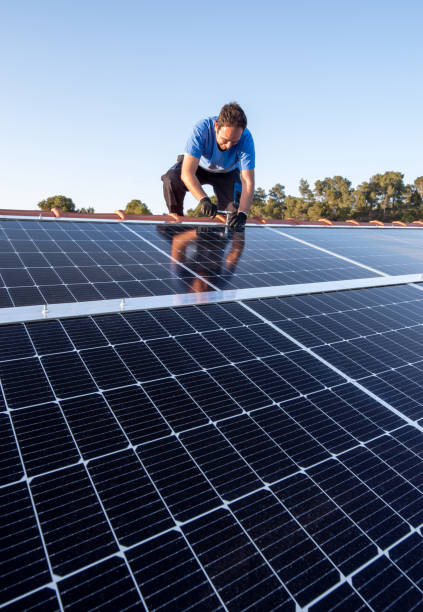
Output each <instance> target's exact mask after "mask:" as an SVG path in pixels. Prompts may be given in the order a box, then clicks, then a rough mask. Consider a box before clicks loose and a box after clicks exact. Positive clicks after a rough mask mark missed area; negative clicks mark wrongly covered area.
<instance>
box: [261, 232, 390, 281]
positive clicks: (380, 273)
mask: <svg viewBox="0 0 423 612" xmlns="http://www.w3.org/2000/svg"><path fill="white" fill-rule="evenodd" d="M266 229H268V230H270V231H272V232H277V233H278V234H281V235H282V236H285V237H286V238H291V239H292V240H296V241H298V242H300V243H302V244H305V245H307V246H310V247H313V248H314V249H317V250H319V251H322V252H324V253H327V254H328V255H332V256H334V257H338V258H339V259H343V260H344V261H347V262H349V263H352V264H354V265H356V266H359V267H361V268H365V269H366V270H370V271H371V272H375V273H376V274H379V275H380V276H388V275H387V274H385V273H384V272H381V271H380V270H377V269H376V268H372V267H371V266H366V265H364V264H360V263H359V262H357V261H354V260H353V259H350V258H348V257H344V256H343V255H339V254H338V253H335V252H334V251H330V250H329V249H324V248H322V247H319V246H317V245H315V244H313V243H312V242H308V241H306V240H302V239H301V238H297V237H294V236H290V235H289V234H287V233H285V232H282V231H281V230H277V229H273V228H271V227H268V228H266Z"/></svg>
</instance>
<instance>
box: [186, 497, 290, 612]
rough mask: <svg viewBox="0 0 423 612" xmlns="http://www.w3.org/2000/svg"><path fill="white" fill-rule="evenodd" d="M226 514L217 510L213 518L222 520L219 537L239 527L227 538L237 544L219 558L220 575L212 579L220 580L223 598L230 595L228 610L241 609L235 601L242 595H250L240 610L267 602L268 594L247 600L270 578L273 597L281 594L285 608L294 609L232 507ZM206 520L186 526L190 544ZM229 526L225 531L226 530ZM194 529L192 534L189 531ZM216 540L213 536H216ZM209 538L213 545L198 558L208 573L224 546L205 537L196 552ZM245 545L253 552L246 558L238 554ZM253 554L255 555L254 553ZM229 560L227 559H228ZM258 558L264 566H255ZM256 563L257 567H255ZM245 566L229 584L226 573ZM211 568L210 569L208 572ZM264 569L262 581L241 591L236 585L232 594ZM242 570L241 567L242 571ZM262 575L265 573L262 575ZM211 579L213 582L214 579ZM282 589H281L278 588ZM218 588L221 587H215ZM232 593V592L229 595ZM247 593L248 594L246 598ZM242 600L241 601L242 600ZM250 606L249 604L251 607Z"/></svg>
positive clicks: (279, 581) (199, 540)
mask: <svg viewBox="0 0 423 612" xmlns="http://www.w3.org/2000/svg"><path fill="white" fill-rule="evenodd" d="M226 512H228V515H227V516H226V517H223V516H222V511H221V510H220V511H219V510H218V511H215V512H213V513H212V515H213V514H214V516H215V517H216V522H217V521H219V520H221V522H223V525H222V526H221V528H220V529H219V534H220V536H221V538H222V537H223V535H224V532H225V531H226V530H227V531H230V532H231V531H233V526H236V532H235V534H233V533H232V534H231V536H230V538H229V539H228V542H230V541H231V540H233V541H234V545H233V548H232V549H230V550H229V551H227V552H226V554H223V555H221V556H220V557H219V566H220V567H219V566H218V567H217V569H218V570H220V571H217V573H213V578H214V580H217V579H218V578H219V582H220V584H221V589H222V597H223V593H224V592H227V597H226V600H225V605H226V606H227V609H229V610H232V609H234V610H236V609H239V608H238V606H239V605H240V604H236V603H235V600H236V599H238V600H239V599H241V598H242V597H243V596H245V595H247V602H246V603H245V604H244V605H242V604H241V609H248V607H250V606H252V605H253V604H254V607H255V606H256V605H257V604H258V602H260V601H261V600H263V599H264V597H266V598H267V597H268V596H269V593H268V592H267V593H266V594H265V595H264V596H260V595H259V596H258V597H255V598H254V599H253V601H252V602H251V600H250V601H248V596H249V592H251V591H252V590H253V589H254V591H255V590H256V588H257V587H258V586H259V585H260V584H262V583H266V582H268V581H269V579H273V581H272V587H271V589H272V591H271V593H270V595H271V594H272V592H275V591H276V592H279V593H281V594H282V595H281V598H283V599H282V601H283V603H284V604H285V606H287V609H288V610H292V611H293V609H294V606H293V605H292V607H291V606H288V604H289V603H290V602H289V600H288V601H287V599H286V596H284V594H286V593H287V591H286V586H285V585H284V584H283V582H282V580H281V579H280V578H279V577H278V576H277V574H276V573H275V572H274V571H273V569H272V567H271V566H270V565H269V563H268V561H267V559H266V558H265V557H264V555H263V553H262V552H261V550H260V549H259V548H258V547H257V545H256V544H255V542H254V541H253V540H252V539H251V538H250V536H249V535H248V533H247V532H246V531H245V529H244V528H243V526H242V525H241V524H240V523H239V521H238V520H237V519H236V517H235V516H234V515H233V513H232V512H231V510H230V508H228V509H227V510H226ZM218 513H219V514H220V516H221V517H222V518H221V519H218V518H217V514H218ZM229 516H230V517H231V519H232V521H233V524H232V525H230V524H229V525H228V518H229ZM202 518H203V517H200V518H197V519H195V520H194V521H192V522H191V523H190V524H187V525H186V527H185V536H186V538H187V539H188V541H189V540H190V537H189V536H191V537H192V534H193V533H195V531H199V529H198V528H197V529H195V526H196V524H198V523H200V524H201V521H202ZM225 523H226V525H225ZM225 527H226V529H225ZM190 528H191V530H193V531H190ZM240 535H241V539H240ZM213 537H214V536H213ZM207 539H210V540H211V542H210V545H209V547H208V548H206V549H205V550H203V551H201V552H200V553H199V555H198V558H199V561H200V562H201V563H202V564H203V566H204V567H205V569H206V572H207V571H210V572H211V571H212V570H211V567H212V566H213V565H216V560H215V559H214V558H213V555H215V554H216V553H215V552H214V549H218V548H219V547H220V545H221V542H222V540H221V541H219V542H215V541H213V538H208V537H207V536H206V537H203V538H200V539H197V540H195V542H194V543H193V545H192V546H193V549H194V551H195V549H196V547H199V545H200V544H202V542H203V541H206V540H207ZM245 542H246V543H247V544H248V545H249V548H250V550H251V549H252V551H251V552H249V555H248V557H246V556H245V554H242V555H240V554H239V553H238V551H240V550H242V549H245V548H247V546H246V544H245ZM223 543H225V540H224V539H223ZM234 553H238V554H236V556H235V558H234ZM251 553H253V554H251ZM201 556H205V557H209V559H210V561H209V563H207V562H206V560H204V561H202V559H201ZM225 558H226V559H225ZM231 558H233V562H232V563H231V562H230V559H231ZM254 558H257V559H258V560H260V559H261V563H260V561H258V563H259V565H257V562H255V563H254V561H253V559H254ZM228 562H229V566H228ZM253 563H254V564H253ZM242 565H246V568H245V570H243V571H242V572H241V574H240V573H239V572H238V576H236V575H235V576H234V578H233V579H232V580H230V579H229V580H230V581H229V582H227V581H225V575H226V574H229V576H230V574H231V573H232V572H233V570H237V566H242ZM209 567H210V569H208V568H209ZM262 567H265V568H267V572H265V573H264V576H262V577H261V580H260V581H258V582H257V581H256V582H255V585H253V584H252V583H250V584H248V583H247V585H248V586H247V585H245V586H244V588H243V589H242V588H241V589H240V588H239V587H238V586H236V588H235V589H233V591H232V593H231V589H230V587H231V586H235V585H236V583H237V582H239V581H240V578H241V576H242V578H241V584H242V581H245V580H246V578H248V573H249V572H250V573H252V572H255V573H257V572H258V571H260V570H261V568H262ZM240 569H241V568H240ZM260 573H262V572H260ZM213 578H212V580H213ZM278 586H279V588H277V587H278ZM216 588H218V587H216ZM228 591H229V592H228ZM240 591H241V594H240V595H237V593H239V592H240ZM244 594H245V595H244ZM230 595H232V597H230ZM251 597H252V598H253V597H254V593H251ZM241 600H242V599H241ZM280 603H281V602H280V600H279V604H280ZM231 604H232V605H231ZM248 604H250V605H248Z"/></svg>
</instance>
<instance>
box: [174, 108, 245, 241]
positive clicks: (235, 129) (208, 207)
mask: <svg viewBox="0 0 423 612" xmlns="http://www.w3.org/2000/svg"><path fill="white" fill-rule="evenodd" d="M180 157H182V156H180ZM254 166H255V152H254V141H253V137H252V135H251V133H250V131H249V130H248V129H247V118H246V116H245V113H244V111H243V110H242V108H241V107H240V106H239V105H238V104H236V103H235V102H231V103H230V104H225V106H223V108H222V109H221V111H220V113H219V116H218V117H207V118H206V119H202V120H201V121H199V122H198V123H196V124H195V126H194V129H193V131H192V133H191V135H190V137H189V139H188V142H187V144H186V147H185V153H184V155H183V159H179V158H178V161H177V163H176V164H175V165H174V166H172V168H170V170H168V171H167V172H166V174H164V175H163V176H162V181H163V193H164V198H165V200H166V204H167V207H168V209H169V212H172V213H176V214H178V215H183V203H184V198H185V194H186V192H187V191H190V192H191V193H192V195H193V196H194V197H195V198H196V199H197V200H198V202H199V204H200V205H201V212H202V214H203V215H204V216H207V217H212V218H214V217H215V216H216V213H217V209H218V207H217V206H216V204H214V203H213V202H212V201H211V200H210V198H209V197H208V195H207V193H206V192H205V191H204V189H203V188H202V185H212V187H213V190H214V193H215V195H216V197H217V200H218V204H219V207H220V208H221V209H228V210H231V209H232V210H234V211H235V212H232V214H231V215H230V218H229V223H228V224H229V227H231V228H232V229H233V230H235V231H243V230H244V227H245V222H246V221H247V217H248V213H249V211H250V206H251V203H252V201H253V196H254Z"/></svg>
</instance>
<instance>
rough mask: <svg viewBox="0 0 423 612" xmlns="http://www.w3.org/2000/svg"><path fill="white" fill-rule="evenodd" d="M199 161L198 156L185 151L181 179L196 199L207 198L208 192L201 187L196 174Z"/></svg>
mask: <svg viewBox="0 0 423 612" xmlns="http://www.w3.org/2000/svg"><path fill="white" fill-rule="evenodd" d="M199 163H200V160H199V159H198V158H197V157H194V156H193V155H189V154H188V153H185V155H184V161H183V162H182V170H181V179H182V181H183V182H184V183H185V187H186V188H187V189H188V191H190V192H191V193H192V195H193V196H194V198H195V199H196V200H201V198H207V193H206V192H205V191H204V189H203V188H202V187H201V185H200V181H199V180H198V178H197V177H196V176H195V173H196V172H197V168H198V164H199Z"/></svg>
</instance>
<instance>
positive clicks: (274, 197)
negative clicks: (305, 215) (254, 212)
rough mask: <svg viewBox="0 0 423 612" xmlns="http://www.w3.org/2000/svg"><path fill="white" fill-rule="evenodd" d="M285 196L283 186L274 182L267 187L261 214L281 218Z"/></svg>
mask: <svg viewBox="0 0 423 612" xmlns="http://www.w3.org/2000/svg"><path fill="white" fill-rule="evenodd" d="M285 197H286V196H285V186H284V185H281V184H280V183H276V185H274V186H273V187H272V188H271V189H269V193H268V196H267V200H266V206H265V209H264V215H263V216H264V217H268V218H270V219H283V217H284V208H285V206H284V205H285Z"/></svg>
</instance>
